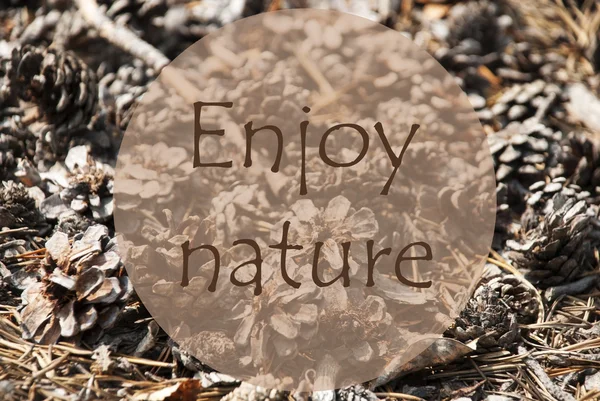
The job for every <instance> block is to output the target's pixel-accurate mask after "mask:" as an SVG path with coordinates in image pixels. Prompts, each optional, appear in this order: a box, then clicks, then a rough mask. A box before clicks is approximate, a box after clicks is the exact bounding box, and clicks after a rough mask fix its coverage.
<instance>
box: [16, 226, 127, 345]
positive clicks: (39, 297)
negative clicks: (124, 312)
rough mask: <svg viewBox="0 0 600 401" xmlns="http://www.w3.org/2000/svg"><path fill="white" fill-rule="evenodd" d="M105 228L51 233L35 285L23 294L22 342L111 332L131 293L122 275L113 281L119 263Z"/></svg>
mask: <svg viewBox="0 0 600 401" xmlns="http://www.w3.org/2000/svg"><path fill="white" fill-rule="evenodd" d="M114 246H115V242H113V241H110V240H109V238H108V229H107V228H106V227H105V226H103V225H94V226H91V227H89V228H88V229H87V230H86V231H85V233H83V234H80V235H77V236H75V237H74V238H73V240H72V243H71V241H70V240H69V238H68V236H67V235H66V234H65V233H62V232H57V233H55V234H54V235H53V236H52V237H51V238H50V239H49V240H48V241H47V243H46V248H47V251H46V257H45V259H44V261H43V263H42V265H41V266H40V267H39V271H38V274H39V281H36V282H34V283H33V284H29V285H28V286H27V288H25V291H24V292H23V296H22V297H23V304H24V305H26V306H25V307H24V308H23V310H21V319H22V324H21V326H22V329H23V338H25V339H28V340H29V339H34V340H35V341H36V342H39V343H44V344H50V343H54V342H56V341H57V340H58V338H59V337H61V336H62V337H65V338H69V337H74V336H76V335H78V334H79V333H81V332H85V331H88V330H90V329H92V328H94V327H95V326H97V327H99V328H100V329H108V328H110V327H111V326H112V325H113V324H114V323H115V321H116V320H117V317H118V315H119V312H120V311H121V309H122V307H123V305H124V303H125V301H126V300H127V299H128V298H129V296H130V295H131V294H132V292H133V287H132V286H131V284H130V282H129V279H128V278H127V277H126V276H120V277H119V276H117V273H118V272H119V271H120V267H121V259H120V257H119V255H118V254H117V253H116V252H115V250H114Z"/></svg>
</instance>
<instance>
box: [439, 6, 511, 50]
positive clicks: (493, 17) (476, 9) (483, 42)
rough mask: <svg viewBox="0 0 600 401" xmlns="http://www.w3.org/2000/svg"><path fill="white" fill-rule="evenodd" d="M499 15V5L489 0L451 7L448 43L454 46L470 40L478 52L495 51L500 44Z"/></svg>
mask: <svg viewBox="0 0 600 401" xmlns="http://www.w3.org/2000/svg"><path fill="white" fill-rule="evenodd" d="M499 15H500V10H499V7H498V6H497V5H496V4H494V3H493V2H490V1H481V2H476V3H470V4H459V5H456V6H454V7H452V9H451V11H450V16H449V17H448V25H449V34H448V39H447V40H448V44H449V45H450V46H452V47H454V46H458V45H460V44H461V42H463V41H464V40H470V41H473V42H474V43H476V44H477V46H478V48H479V49H478V51H477V53H478V54H488V53H490V52H493V51H497V50H498V48H499V47H500V45H501V43H500V41H499V38H500V37H501V35H500V26H499V24H498V17H499Z"/></svg>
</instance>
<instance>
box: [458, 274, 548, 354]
mask: <svg viewBox="0 0 600 401" xmlns="http://www.w3.org/2000/svg"><path fill="white" fill-rule="evenodd" d="M532 299H534V297H533V296H532V294H531V293H530V291H529V290H528V288H527V287H525V286H523V285H521V284H520V282H519V280H518V279H516V278H515V277H514V276H504V277H499V278H496V279H494V280H492V281H490V282H489V283H487V284H483V285H481V286H480V287H479V288H477V290H475V293H474V294H473V296H472V297H471V299H470V300H469V302H468V303H467V306H466V307H465V309H463V311H462V312H461V313H460V316H459V317H458V318H457V319H456V323H455V326H454V327H452V328H450V329H448V331H447V332H446V335H448V336H450V337H454V338H456V339H457V340H459V341H462V342H467V341H470V340H474V339H479V340H478V342H477V346H478V348H479V347H481V349H483V350H485V349H490V348H494V347H498V346H500V347H508V346H510V345H513V344H514V342H515V341H516V340H517V339H518V337H519V329H518V324H519V323H527V322H531V318H532V314H534V313H537V307H535V306H534V302H533V301H532Z"/></svg>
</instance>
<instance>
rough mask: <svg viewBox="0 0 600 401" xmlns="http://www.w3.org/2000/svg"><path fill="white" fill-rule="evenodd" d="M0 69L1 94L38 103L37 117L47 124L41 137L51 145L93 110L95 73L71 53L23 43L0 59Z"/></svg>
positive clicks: (81, 122) (87, 117)
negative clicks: (0, 76)
mask: <svg viewBox="0 0 600 401" xmlns="http://www.w3.org/2000/svg"><path fill="white" fill-rule="evenodd" d="M1 70H2V72H3V74H4V75H5V81H7V82H6V83H5V84H4V85H3V87H2V91H3V93H4V96H5V97H17V98H19V99H21V100H23V101H26V102H33V103H34V104H36V105H37V106H38V113H39V116H40V117H41V118H43V119H44V121H45V122H46V123H47V124H48V125H47V126H46V127H45V128H44V129H43V132H42V137H41V139H43V140H44V141H48V142H50V144H51V145H53V148H56V147H57V146H59V144H62V145H64V142H66V138H68V136H69V134H70V131H72V130H73V129H76V128H79V127H81V126H84V125H86V124H87V123H89V121H90V119H91V118H92V116H93V115H94V113H95V108H96V102H97V98H98V96H97V93H98V89H97V82H96V76H95V74H94V72H93V71H92V70H91V69H89V68H88V66H87V65H86V64H85V63H84V62H83V61H82V60H81V59H79V58H78V57H77V56H75V55H74V54H73V53H71V52H63V51H58V50H57V49H53V48H46V49H43V48H37V47H34V46H30V45H25V46H23V47H20V48H16V49H14V50H13V52H12V56H11V58H10V60H3V65H2V68H1ZM46 133H48V134H49V136H46V135H45V134H46Z"/></svg>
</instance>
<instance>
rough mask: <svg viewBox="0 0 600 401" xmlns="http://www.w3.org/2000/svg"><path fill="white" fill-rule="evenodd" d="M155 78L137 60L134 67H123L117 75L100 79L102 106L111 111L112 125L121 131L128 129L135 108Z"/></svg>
mask: <svg viewBox="0 0 600 401" xmlns="http://www.w3.org/2000/svg"><path fill="white" fill-rule="evenodd" d="M154 78H155V76H154V74H153V73H152V72H151V71H149V70H148V69H147V68H145V66H144V64H143V63H142V62H140V61H139V60H135V61H134V62H133V66H130V65H124V66H121V67H119V69H118V70H117V71H116V72H115V73H108V74H106V75H104V76H103V77H102V79H100V82H99V83H98V91H99V98H100V104H101V106H103V107H104V108H106V109H107V110H108V111H109V116H110V117H109V120H110V122H111V123H113V124H115V125H116V126H117V127H119V128H120V129H121V130H125V129H126V128H127V125H128V124H129V121H131V117H132V116H133V111H134V109H135V107H134V106H135V105H136V103H137V102H138V100H139V99H140V98H141V96H142V95H143V94H144V93H145V92H146V91H147V90H148V85H149V83H150V82H151V81H152V80H153V79H154Z"/></svg>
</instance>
